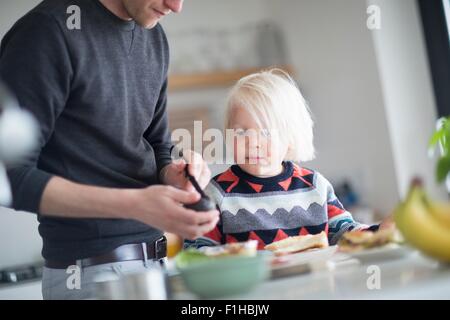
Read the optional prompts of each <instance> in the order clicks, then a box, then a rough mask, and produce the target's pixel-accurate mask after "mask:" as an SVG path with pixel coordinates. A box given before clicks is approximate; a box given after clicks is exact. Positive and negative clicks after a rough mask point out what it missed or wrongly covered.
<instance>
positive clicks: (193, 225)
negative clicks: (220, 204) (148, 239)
mask: <svg viewBox="0 0 450 320" xmlns="http://www.w3.org/2000/svg"><path fill="white" fill-rule="evenodd" d="M127 192H128V197H127V202H128V207H129V210H130V211H129V212H133V216H132V217H131V218H133V219H136V220H138V221H141V222H143V223H145V224H148V225H150V226H152V227H155V228H158V229H161V230H164V231H167V232H171V233H175V234H177V235H180V236H181V237H183V238H186V239H191V240H193V239H195V238H198V237H200V236H202V235H204V234H205V233H207V232H209V231H211V230H212V229H214V227H215V226H216V224H217V222H218V221H219V212H218V211H217V210H212V211H207V212H197V211H193V210H189V209H186V208H184V207H183V206H182V204H191V203H195V202H197V201H198V200H200V195H199V194H198V193H197V192H192V191H191V192H189V191H185V190H179V189H177V188H174V187H172V186H161V185H155V186H150V187H148V188H145V189H132V190H127Z"/></svg>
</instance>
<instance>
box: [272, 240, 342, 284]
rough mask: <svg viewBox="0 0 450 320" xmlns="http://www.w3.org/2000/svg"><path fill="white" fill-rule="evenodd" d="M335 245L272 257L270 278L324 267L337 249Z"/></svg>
mask: <svg viewBox="0 0 450 320" xmlns="http://www.w3.org/2000/svg"><path fill="white" fill-rule="evenodd" d="M337 248H338V247H337V246H331V247H327V248H322V249H312V250H307V251H304V252H299V253H293V254H289V255H285V256H279V257H275V256H274V257H273V259H272V261H273V262H275V261H278V262H277V263H276V264H272V266H271V271H272V278H281V277H286V276H293V275H299V274H302V273H308V272H312V271H314V270H321V269H323V268H326V263H327V261H329V260H330V259H331V258H332V257H333V255H334V254H335V253H336V251H337Z"/></svg>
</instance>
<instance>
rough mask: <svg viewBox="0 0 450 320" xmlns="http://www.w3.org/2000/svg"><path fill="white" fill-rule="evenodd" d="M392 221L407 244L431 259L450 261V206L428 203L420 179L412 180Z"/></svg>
mask: <svg viewBox="0 0 450 320" xmlns="http://www.w3.org/2000/svg"><path fill="white" fill-rule="evenodd" d="M394 218H395V223H396V224H397V227H398V229H399V230H400V231H401V233H402V235H403V237H404V238H405V240H406V241H407V242H408V243H410V244H411V245H412V246H414V247H416V248H417V249H419V250H421V251H423V253H425V254H427V255H429V256H431V257H434V258H436V259H438V260H440V261H444V262H450V204H449V203H440V204H439V203H436V202H434V201H433V200H431V199H430V198H429V197H428V195H427V194H426V192H425V190H424V187H423V184H422V182H421V181H420V180H419V179H414V180H413V181H412V183H411V186H410V189H409V192H408V195H407V197H406V200H405V201H404V202H402V203H400V204H399V205H398V207H397V209H396V211H395V214H394Z"/></svg>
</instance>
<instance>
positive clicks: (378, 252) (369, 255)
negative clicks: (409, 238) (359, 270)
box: [344, 243, 414, 263]
mask: <svg viewBox="0 0 450 320" xmlns="http://www.w3.org/2000/svg"><path fill="white" fill-rule="evenodd" d="M413 252H414V250H413V249H411V248H410V247H408V246H405V245H400V244H396V243H390V244H387V245H385V246H382V247H378V248H372V249H365V250H361V251H356V252H344V254H346V255H349V256H350V257H352V258H356V259H358V260H359V261H360V262H361V263H365V262H374V261H382V260H393V259H400V258H404V257H406V256H408V255H409V254H411V253H413Z"/></svg>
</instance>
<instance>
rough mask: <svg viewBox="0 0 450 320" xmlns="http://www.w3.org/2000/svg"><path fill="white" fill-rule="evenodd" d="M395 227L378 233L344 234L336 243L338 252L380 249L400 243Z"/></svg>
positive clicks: (362, 231)
mask: <svg viewBox="0 0 450 320" xmlns="http://www.w3.org/2000/svg"><path fill="white" fill-rule="evenodd" d="M401 241H402V239H401V236H400V235H399V234H398V231H397V229H396V228H395V226H392V227H391V228H388V229H383V230H378V231H375V232H373V231H365V230H356V231H350V232H346V233H344V234H343V235H342V237H341V238H340V239H339V241H338V246H339V251H341V252H357V251H361V250H364V249H369V248H376V247H381V246H384V245H387V244H390V243H399V242H401Z"/></svg>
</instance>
